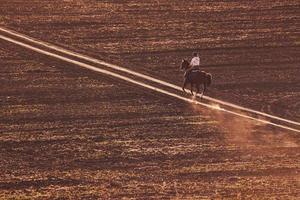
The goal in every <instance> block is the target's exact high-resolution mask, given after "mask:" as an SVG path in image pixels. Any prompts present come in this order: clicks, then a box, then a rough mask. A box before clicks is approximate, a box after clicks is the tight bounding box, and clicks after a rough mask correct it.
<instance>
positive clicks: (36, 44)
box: [0, 27, 300, 132]
mask: <svg viewBox="0 0 300 200" xmlns="http://www.w3.org/2000/svg"><path fill="white" fill-rule="evenodd" d="M1 31H2V32H3V34H0V39H2V40H5V41H7V42H10V43H13V44H16V45H19V46H22V47H24V48H26V49H30V50H32V51H35V52H38V53H40V54H43V55H47V56H49V57H53V58H56V59H59V60H62V61H65V62H68V63H72V64H74V65H77V66H80V67H83V68H86V69H89V70H92V71H95V72H99V73H102V74H106V75H109V76H113V77H115V78H118V79H122V80H124V81H127V82H130V83H133V84H136V85H139V86H142V87H145V88H148V89H150V90H154V91H156V92H159V93H162V94H165V95H168V96H172V97H174V98H177V99H180V100H183V101H186V102H190V103H194V104H197V105H201V106H205V107H207V108H210V109H214V110H219V111H222V112H226V113H230V114H233V115H236V116H239V117H243V118H247V119H251V120H255V121H258V122H260V123H264V124H269V125H273V126H276V127H280V128H283V129H286V130H290V131H295V132H300V130H299V129H298V127H297V128H292V127H290V126H286V125H282V124H279V123H274V122H271V121H267V120H264V119H259V118H257V117H253V116H249V115H246V114H243V113H240V112H236V111H233V110H232V109H238V110H239V111H245V112H248V113H252V114H256V115H257V116H260V117H262V116H263V117H265V118H269V119H274V120H277V121H280V122H284V123H288V124H290V125H297V126H300V123H299V122H295V121H292V120H288V119H284V118H281V117H277V116H274V115H270V114H267V113H263V112H259V111H256V110H252V109H249V108H245V107H242V106H238V105H235V104H231V103H228V102H224V101H221V100H218V99H214V98H211V97H207V96H205V97H204V99H206V100H207V101H209V102H215V103H218V104H220V105H223V106H227V107H228V108H230V109H225V108H219V107H216V106H213V105H210V104H208V103H203V102H200V101H197V100H192V99H189V98H186V97H184V96H181V95H178V94H176V93H174V92H170V91H167V90H165V89H161V88H160V87H155V86H153V85H150V84H147V83H145V82H144V81H137V80H135V79H133V78H130V77H128V76H125V75H121V74H119V73H116V72H112V71H109V70H106V69H101V68H99V67H96V66H94V65H91V64H87V63H84V62H82V61H78V60H76V59H74V58H78V59H81V60H85V61H88V62H92V63H95V64H98V65H102V66H105V67H107V68H110V69H113V70H116V71H119V72H125V73H127V74H130V75H131V76H134V77H139V78H142V79H144V80H147V81H151V82H154V83H158V84H160V85H162V86H165V87H169V88H172V89H175V90H179V91H181V87H179V86H177V85H174V84H171V83H168V82H165V81H162V80H159V79H156V78H153V77H150V76H147V75H144V74H141V73H138V72H134V71H132V70H129V69H126V68H123V67H120V66H117V65H113V64H110V63H107V62H105V61H101V60H98V59H95V58H91V57H89V56H85V55H82V54H79V53H75V52H72V51H69V50H66V49H63V48H61V47H58V46H55V45H52V44H49V43H46V42H42V41H39V40H36V39H34V38H31V37H28V36H25V35H23V34H19V33H17V32H14V31H11V30H8V29H6V28H1V27H0V33H1ZM41 47H43V48H41ZM53 51H54V52H53ZM70 56H72V57H73V58H70Z"/></svg>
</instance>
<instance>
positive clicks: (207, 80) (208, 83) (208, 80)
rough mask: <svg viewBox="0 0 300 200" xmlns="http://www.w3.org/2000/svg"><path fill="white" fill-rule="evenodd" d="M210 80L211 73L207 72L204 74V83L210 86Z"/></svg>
mask: <svg viewBox="0 0 300 200" xmlns="http://www.w3.org/2000/svg"><path fill="white" fill-rule="evenodd" d="M211 82H212V75H211V74H209V73H207V74H206V84H207V86H210V84H211Z"/></svg>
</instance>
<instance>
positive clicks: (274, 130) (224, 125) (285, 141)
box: [191, 98, 300, 148]
mask: <svg viewBox="0 0 300 200" xmlns="http://www.w3.org/2000/svg"><path fill="white" fill-rule="evenodd" d="M194 99H195V98H193V100H194ZM209 104H210V105H211V106H212V107H213V108H215V109H206V108H203V107H202V106H199V105H197V104H191V105H192V108H193V109H194V110H196V111H197V112H199V114H204V115H208V116H210V117H211V118H212V119H213V120H214V121H217V126H218V129H219V130H220V132H221V133H224V135H223V137H224V140H225V142H228V143H230V144H235V145H237V146H239V147H241V148H243V147H244V148H247V147H253V146H267V147H299V146H300V145H299V143H300V141H299V139H297V138H298V137H296V135H295V133H293V132H291V131H287V130H284V129H280V128H278V127H273V126H271V125H269V124H266V123H263V122H260V121H255V120H251V119H247V118H243V117H238V116H234V115H231V114H228V113H226V112H224V111H222V110H223V108H222V107H221V105H219V104H216V103H209ZM243 115H246V116H248V115H247V114H246V113H243ZM258 119H260V120H262V121H266V119H264V118H258ZM293 136H295V137H293Z"/></svg>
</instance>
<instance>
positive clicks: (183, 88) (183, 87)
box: [182, 79, 187, 92]
mask: <svg viewBox="0 0 300 200" xmlns="http://www.w3.org/2000/svg"><path fill="white" fill-rule="evenodd" d="M186 84H187V81H186V79H184V82H183V85H182V90H183V91H184V92H185V86H186Z"/></svg>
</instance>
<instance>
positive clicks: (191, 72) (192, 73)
mask: <svg viewBox="0 0 300 200" xmlns="http://www.w3.org/2000/svg"><path fill="white" fill-rule="evenodd" d="M181 69H182V70H184V71H185V73H184V82H183V86H182V90H183V91H184V92H185V86H186V85H187V84H188V83H190V84H191V94H192V95H194V94H193V86H194V85H195V86H196V89H197V92H196V95H197V93H199V87H200V85H203V91H202V94H201V98H202V96H203V95H204V92H205V91H206V87H208V86H209V85H210V84H211V81H212V75H211V74H210V73H206V72H204V71H200V70H199V69H196V68H191V67H190V64H189V62H188V61H187V60H184V59H183V60H182V63H181Z"/></svg>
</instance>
